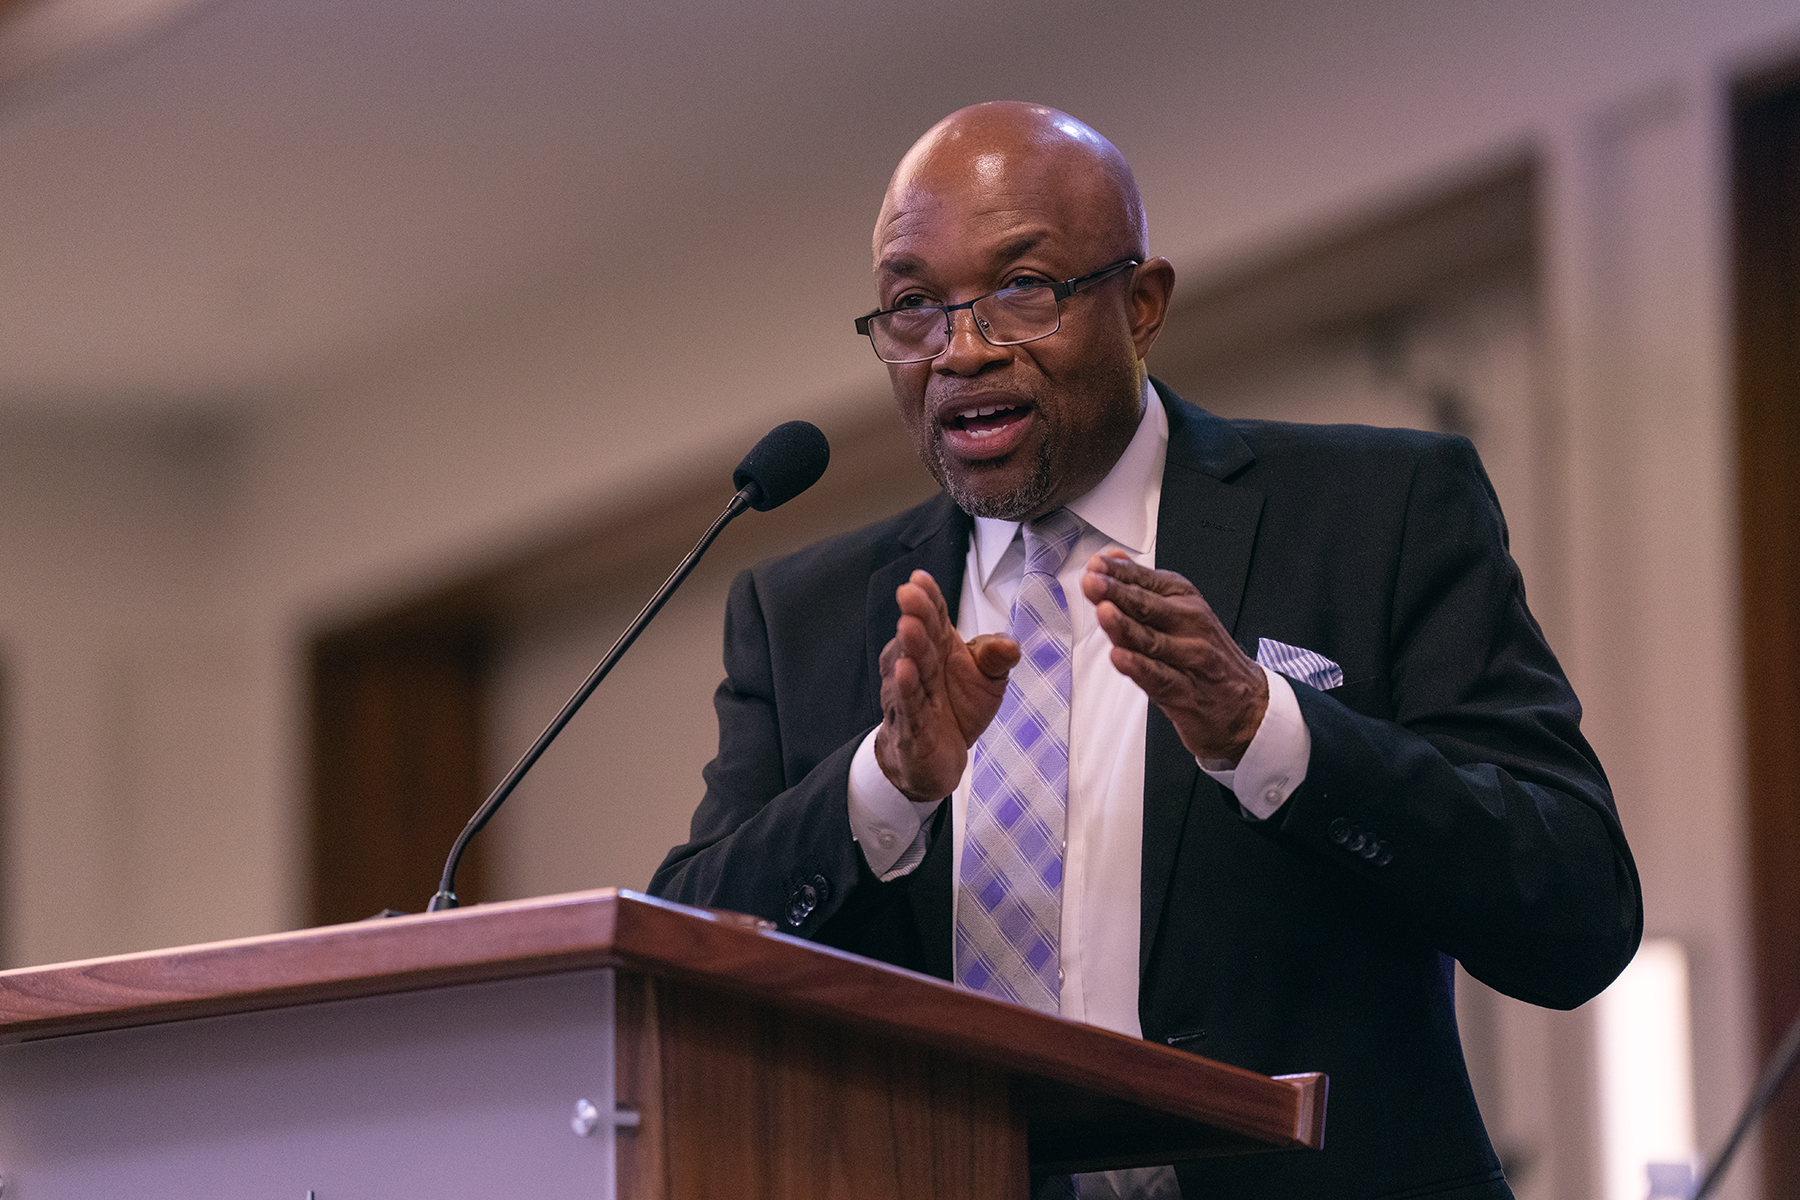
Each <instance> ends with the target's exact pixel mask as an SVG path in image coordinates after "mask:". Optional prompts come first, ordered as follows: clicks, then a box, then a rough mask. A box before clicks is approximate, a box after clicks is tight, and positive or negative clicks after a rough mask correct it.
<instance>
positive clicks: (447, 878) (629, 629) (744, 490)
mask: <svg viewBox="0 0 1800 1200" xmlns="http://www.w3.org/2000/svg"><path fill="white" fill-rule="evenodd" d="M815 478H816V476H815ZM808 482H811V481H810V480H809V481H808ZM759 498H760V492H759V489H758V487H757V484H756V483H755V482H754V481H753V482H750V483H746V484H745V485H744V486H743V487H741V488H739V489H738V493H737V495H735V496H733V497H732V498H731V503H730V504H727V505H726V506H725V511H724V512H722V513H720V514H719V519H718V520H716V521H714V522H713V523H712V528H710V529H708V530H707V531H706V534H705V536H703V537H702V538H701V539H700V541H699V542H698V543H697V544H696V545H695V546H694V548H693V549H692V550H690V551H689V552H688V556H687V557H686V558H684V559H682V560H681V565H680V566H678V567H676V568H675V572H674V574H672V575H670V576H669V578H668V579H667V580H665V581H664V582H663V585H662V586H661V587H660V588H658V589H657V590H656V594H655V595H654V596H652V597H650V603H648V604H646V605H644V610H643V611H642V612H640V613H638V615H637V616H636V617H635V618H633V620H632V622H631V624H630V625H627V626H626V627H625V632H624V633H621V634H620V635H619V640H618V641H616V642H614V643H613V646H612V649H611V650H608V651H607V652H606V657H605V658H602V659H601V660H600V662H599V664H598V665H596V666H595V667H594V669H593V671H592V672H591V673H590V674H589V675H588V677H587V680H586V681H585V682H584V683H583V684H582V685H581V686H580V687H579V688H576V689H575V694H574V695H573V696H570V697H569V702H568V703H567V704H565V705H563V706H562V711H561V712H559V713H557V714H556V719H555V720H554V721H551V722H550V724H549V725H547V726H545V728H544V732H542V733H540V734H538V737H537V741H535V742H533V743H531V749H529V750H527V751H525V753H524V755H523V756H522V757H521V758H520V759H519V761H518V762H516V763H514V764H513V768H512V770H510V771H508V772H507V773H506V778H505V779H502V780H501V781H500V786H499V787H497V788H495V789H494V791H493V794H492V795H490V796H489V797H488V798H487V800H486V801H484V802H483V803H482V805H481V807H480V808H478V809H476V810H475V815H474V816H472V817H470V818H469V823H468V824H467V825H465V826H463V831H462V832H461V833H459V834H457V835H456V843H455V844H454V845H453V846H451V847H450V857H449V858H448V859H446V860H445V862H444V875H443V878H442V879H441V880H439V881H438V890H437V893H436V894H435V895H433V896H432V897H431V903H430V904H428V905H427V906H426V909H425V911H427V912H440V911H442V910H443V909H446V908H455V907H456V904H457V901H456V867H457V864H458V863H460V862H461V861H462V856H463V851H464V850H465V849H467V848H468V845H469V840H470V839H471V838H473V837H474V836H475V835H476V834H477V833H480V832H481V827H482V826H483V825H486V824H487V823H488V821H489V820H490V819H491V818H492V817H493V815H494V813H495V812H497V811H498V810H499V808H500V806H501V805H502V804H504V803H506V798H507V797H508V796H510V795H512V791H513V789H514V788H515V787H518V786H519V780H521V779H523V778H525V772H527V771H529V770H531V767H532V764H534V763H536V762H537V760H538V758H539V757H540V756H541V755H542V754H543V753H544V751H545V750H546V749H547V748H548V747H549V745H550V743H551V742H553V741H555V740H556V735H557V734H559V733H561V732H562V730H563V726H565V725H567V724H568V723H569V721H570V719H571V718H572V717H574V715H575V714H576V712H578V711H579V710H580V708H581V706H582V705H583V704H586V703H587V698H588V697H589V696H591V695H593V694H594V689H595V688H597V687H599V686H600V681H601V680H602V679H605V678H606V676H607V675H608V673H610V672H611V671H612V669H613V666H614V665H615V664H616V663H617V662H618V661H619V659H620V658H621V657H622V656H623V655H624V653H625V651H627V650H629V649H631V643H633V642H635V641H637V638H638V634H640V633H642V632H644V626H646V625H648V624H649V623H650V620H651V618H652V617H654V616H656V614H657V613H658V612H660V611H662V606H663V605H664V604H665V603H667V602H668V599H669V597H670V596H671V595H673V594H674V592H675V589H676V588H678V587H680V586H681V581H682V580H684V579H686V578H687V577H688V575H689V574H690V573H691V572H692V571H693V569H694V568H695V566H697V565H698V564H699V562H700V556H701V555H702V554H705V553H706V550H707V547H709V546H711V545H712V544H713V541H714V539H716V538H717V537H718V536H719V534H721V533H723V532H724V530H725V526H727V525H729V524H730V523H731V522H732V520H733V519H734V518H735V517H737V516H738V515H739V514H741V513H743V512H744V511H745V510H747V509H749V508H750V507H751V506H752V504H753V503H754V502H755V501H756V500H757V499H759ZM758 507H760V506H758Z"/></svg>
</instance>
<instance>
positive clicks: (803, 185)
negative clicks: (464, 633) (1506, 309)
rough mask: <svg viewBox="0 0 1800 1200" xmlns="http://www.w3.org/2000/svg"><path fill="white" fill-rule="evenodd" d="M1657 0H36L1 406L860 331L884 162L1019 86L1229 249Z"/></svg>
mask: <svg viewBox="0 0 1800 1200" xmlns="http://www.w3.org/2000/svg"><path fill="white" fill-rule="evenodd" d="M1634 2H1636V0H1634ZM1621 6H1622V7H1623V8H1630V7H1631V6H1630V5H1628V4H1624V3H1623V0H1620V4H1618V5H1615V4H1612V3H1611V0H1588V3H1587V4H1586V5H1585V6H1584V7H1583V8H1582V14H1577V15H1576V16H1569V17H1565V16H1563V15H1562V14H1563V13H1564V12H1565V11H1566V10H1565V9H1564V7H1563V6H1562V5H1560V4H1557V3H1552V2H1551V0H1536V2H1528V0H1519V3H1516V4H1511V5H1490V4H1460V5H1449V6H1445V5H1441V4H1439V3H1436V0H1396V2H1394V3H1389V4H1386V5H1382V6H1377V7H1376V9H1371V10H1368V12H1376V11H1379V13H1380V15H1379V17H1378V18H1376V17H1371V16H1368V15H1366V13H1365V10H1364V7H1363V6H1360V5H1340V4H1336V3H1325V2H1323V0H1320V2H1312V0H1279V2H1278V0H1264V2H1263V3H1259V4H1251V5H1243V4H1232V3H1209V2H1204V0H1194V2H1191V3H1129V2H1122V3H1119V4H1115V5H1105V6H1099V5H1093V4H1091V3H1086V2H1077V0H989V2H977V0H970V2H967V3H961V4H952V5H922V4H917V3H905V2H903V0H883V2H880V3H874V2H870V0H763V2H761V3H744V2H742V0H736V2H729V0H659V2H656V3H650V2H647V0H628V2H624V3H621V2H617V0H614V2H610V3H608V2H602V0H0V412H4V411H7V410H13V411H21V410H29V409H37V408H44V409H51V410H64V409H70V408H74V409H90V408H91V409H96V410H101V411H105V410H112V409H118V408H121V407H123V408H141V407H144V406H163V407H167V406H210V407H218V406H237V405H245V404H255V403H261V402H267V401H268V400H269V399H270V398H275V397H281V396H284V395H293V394H295V393H296V392H300V391H305V390H306V389H308V388H315V389H316V388H317V387H318V386H320V383H319V381H321V380H327V379H330V378H332V377H333V376H334V373H335V374H336V375H340V376H341V375H342V374H343V372H345V371H346V370H351V369H354V367H355V364H357V363H359V362H366V361H367V360H368V359H369V356H370V355H372V354H375V353H377V352H379V351H380V350H381V348H383V347H392V346H395V345H401V344H405V343H406V342H407V341H408V339H412V340H413V341H415V342H417V341H418V340H419V339H420V338H421V337H422V336H424V334H423V331H429V330H434V329H435V330H441V329H443V328H446V327H454V326H455V325H456V324H457V323H458V322H461V323H463V324H465V325H466V324H468V323H470V322H474V323H477V324H482V323H492V322H496V321H501V320H503V319H510V320H517V319H518V317H517V313H519V312H520V311H524V310H528V309H531V308H532V306H536V307H537V308H538V309H540V310H541V309H543V308H544V307H545V306H550V307H552V308H556V309H559V310H561V311H565V312H566V311H568V310H570V309H571V308H574V309H579V310H580V311H581V312H582V313H583V314H584V317H583V319H584V320H590V321H592V322H594V323H595V324H596V327H601V326H604V327H606V328H608V329H611V330H613V331H614V332H615V334H617V333H618V331H625V332H626V333H629V334H630V335H631V338H638V337H640V335H641V345H642V347H643V348H642V351H641V352H642V353H643V354H645V355H650V356H655V355H668V354H674V353H684V352H686V351H687V350H688V349H691V348H693V347H694V346H696V345H697V344H699V343H697V341H696V339H700V341H701V342H702V343H703V344H704V346H705V347H706V348H707V349H708V350H709V351H710V352H716V353H732V352H734V351H736V350H742V349H743V348H745V347H750V346H756V347H766V346H768V345H769V344H771V343H772V342H773V343H785V341H786V340H787V339H790V338H793V339H795V340H796V342H798V343H800V344H805V343H806V340H807V339H808V338H810V337H811V336H812V335H811V334H810V332H807V333H805V335H804V337H802V336H800V335H797V334H796V332H795V331H796V330H802V329H803V327H804V326H807V325H816V326H818V327H819V328H820V329H821V330H823V331H825V332H823V333H821V334H820V335H819V336H820V337H824V336H827V335H829V336H831V337H832V338H839V337H840V335H842V334H844V333H845V331H844V330H843V329H841V328H840V327H841V326H843V325H844V324H845V322H844V318H845V317H846V316H847V315H851V314H853V312H854V311H855V310H857V309H858V308H860V307H861V306H863V305H864V304H865V303H866V301H867V299H868V291H869V288H868V282H867V276H866V267H865V266H864V265H863V264H865V263H866V262H867V257H866V256H867V237H868V228H869V224H870V221H871V218H872V216H873V211H874V208H875V205H876V202H877V200H878V198H879V189H880V181H881V180H883V179H885V178H886V174H887V172H888V171H889V170H890V169H891V165H892V163H893V162H894V161H895V160H896V159H897V158H898V157H899V155H900V153H901V152H902V151H903V150H904V149H905V147H906V146H907V145H908V144H909V143H910V142H911V141H912V139H913V138H914V137H916V136H917V135H918V133H919V132H921V131H922V130H923V129H924V128H925V127H926V126H928V125H929V124H930V123H931V122H932V121H933V120H935V119H936V118H937V117H939V116H941V115H943V114H944V113H945V112H948V111H950V110H951V109H953V108H955V107H957V106H959V105H961V104H964V103H968V102H971V101H974V100H979V99H988V98H993V97H996V96H1015V97H1024V98H1031V99H1040V100H1044V101H1046V102H1048V103H1052V104H1057V105H1059V106H1061V107H1065V108H1068V109H1071V110H1072V111H1075V112H1077V113H1078V114H1079V115H1081V116H1083V117H1084V118H1086V119H1088V120H1089V121H1091V122H1092V123H1093V124H1095V125H1096V126H1098V127H1099V128H1101V129H1102V130H1104V131H1108V132H1109V133H1112V135H1113V136H1114V138H1115V140H1117V141H1119V142H1120V144H1121V146H1122V148H1124V149H1125V151H1126V153H1127V155H1128V156H1131V157H1133V158H1134V160H1135V161H1136V162H1137V165H1138V169H1139V175H1140V180H1141V181H1142V182H1143V183H1144V186H1145V191H1146V195H1147V197H1148V198H1149V199H1150V202H1151V212H1152V216H1153V220H1155V221H1161V222H1164V224H1163V225H1162V228H1163V229H1164V232H1165V235H1166V234H1167V232H1168V230H1169V229H1170V228H1171V227H1174V228H1176V230H1177V232H1178V234H1179V236H1178V238H1177V239H1176V240H1177V243H1178V248H1183V249H1185V252H1187V253H1188V254H1189V255H1190V256H1192V255H1194V254H1197V253H1199V251H1200V249H1203V248H1204V246H1205V245H1206V244H1207V239H1208V238H1211V239H1214V244H1218V245H1229V244H1233V243H1234V239H1235V241H1236V242H1242V241H1243V240H1244V238H1243V236H1242V235H1243V234H1244V233H1245V231H1251V232H1257V231H1262V232H1265V233H1266V232H1267V231H1268V230H1269V229H1271V228H1276V229H1278V228H1280V227H1281V225H1282V223H1283V222H1284V221H1286V222H1289V223H1290V224H1291V223H1292V221H1294V220H1304V219H1309V217H1308V214H1309V213H1310V211H1312V210H1313V209H1318V208H1320V207H1321V206H1323V205H1325V204H1327V203H1332V202H1333V201H1334V193H1335V195H1336V196H1341V197H1344V198H1350V199H1354V198H1357V197H1364V198H1366V197H1367V196H1368V195H1370V194H1371V193H1372V191H1380V190H1381V189H1384V188H1390V189H1391V188H1393V187H1394V186H1396V184H1395V176H1396V174H1397V173H1398V174H1400V175H1404V174H1405V172H1407V171H1412V170H1414V169H1415V168H1414V166H1413V165H1412V164H1420V165H1419V166H1418V167H1417V170H1419V171H1427V170H1430V169H1435V168H1432V167H1430V166H1429V164H1432V163H1434V162H1435V163H1441V162H1443V161H1444V160H1445V159H1446V157H1448V158H1450V159H1452V160H1453V159H1454V158H1455V157H1456V156H1458V155H1465V156H1466V154H1467V153H1468V152H1467V150H1466V148H1465V147H1466V146H1468V145H1470V144H1480V143H1481V142H1482V141H1483V140H1484V139H1486V140H1488V141H1494V140H1496V137H1499V138H1503V137H1504V136H1514V135H1516V129H1517V127H1518V126H1519V123H1520V120H1521V118H1520V115H1519V114H1520V113H1521V112H1524V111H1527V110H1528V109H1529V108H1530V106H1531V105H1532V104H1534V103H1539V97H1540V96H1541V95H1542V93H1543V92H1544V91H1545V90H1546V89H1549V88H1554V87H1565V86H1574V85H1573V84H1570V83H1568V82H1566V81H1570V80H1574V81H1578V83H1579V84H1580V85H1581V86H1589V85H1590V81H1596V80H1600V79H1601V77H1602V76H1603V75H1604V70H1605V63H1604V62H1603V61H1596V60H1595V59H1594V58H1593V56H1592V55H1590V54H1588V53H1587V41H1584V39H1593V40H1600V39H1606V40H1608V41H1609V43H1617V42H1618V41H1619V40H1620V36H1621V35H1620V32H1619V31H1620V29H1625V30H1627V31H1631V30H1637V29H1639V28H1641V27H1643V26H1644V25H1645V22H1641V21H1637V20H1636V18H1635V17H1634V18H1632V20H1631V21H1630V22H1626V21H1625V20H1624V19H1623V18H1621V19H1620V20H1619V21H1616V22H1611V23H1610V25H1609V22H1608V21H1599V22H1596V21H1595V20H1594V19H1593V13H1594V11H1596V10H1598V9H1603V8H1612V7H1621ZM1660 6H1661V7H1664V8H1667V9H1669V10H1670V11H1685V10H1683V9H1682V6H1681V5H1679V4H1674V3H1668V4H1661V5H1660ZM1690 7H1692V6H1690ZM1526 8H1529V9H1531V10H1533V11H1532V13H1531V16H1530V19H1529V20H1527V19H1525V18H1524V16H1523V14H1522V12H1521V10H1522V9H1526ZM1451 9H1454V10H1455V11H1448V10H1451ZM1583 14H1585V16H1583ZM1578 17H1581V19H1586V20H1587V22H1588V25H1587V26H1584V27H1581V29H1580V30H1577V32H1581V30H1585V32H1582V33H1581V36H1576V35H1575V34H1574V33H1571V34H1569V35H1568V36H1562V35H1561V34H1559V33H1558V32H1557V30H1556V29H1554V28H1553V26H1554V25H1555V23H1556V22H1559V21H1565V20H1566V21H1569V22H1576V21H1577V18H1578ZM1703 18H1704V13H1702V12H1700V11H1698V10H1695V11H1694V12H1692V13H1691V14H1689V15H1688V16H1686V17H1684V18H1683V19H1684V20H1700V19H1703ZM1652 24H1653V23H1652ZM1570 28H1571V29H1572V30H1575V29H1576V28H1577V27H1576V25H1573V24H1572V25H1571V26H1570ZM1656 34H1657V36H1659V37H1665V38H1666V40H1668V41H1669V42H1670V44H1672V45H1674V44H1678V42H1679V39H1680V38H1681V37H1683V36H1684V35H1683V33H1682V31H1681V29H1680V28H1678V27H1676V26H1669V27H1668V28H1666V29H1657V30H1656ZM1645 36H1648V34H1646V35H1645ZM1309 81H1321V82H1309ZM1452 85H1453V86H1452ZM1603 85H1604V84H1603V81H1602V82H1594V83H1592V86H1603ZM1432 96H1437V97H1447V98H1448V99H1447V100H1442V101H1434V103H1433V105H1432V106H1430V108H1429V110H1428V109H1426V108H1424V107H1422V106H1420V105H1418V104H1417V100H1418V99H1419V98H1420V97H1432ZM1409 102H1411V104H1410V107H1409ZM1402 117H1404V122H1402V124H1404V123H1405V122H1410V125H1411V127H1410V128H1408V129H1407V131H1406V132H1405V133H1404V134H1403V135H1402V134H1400V133H1399V130H1400V128H1401V126H1399V125H1396V124H1395V122H1396V121H1399V120H1401V118H1402ZM1484 130H1492V131H1497V133H1495V134H1490V133H1489V132H1484ZM1271 146H1273V147H1274V148H1273V149H1271V148H1270V147H1271ZM1145 147H1150V148H1151V149H1149V150H1146V149H1145ZM1172 150H1174V151H1178V152H1171V151H1172ZM1284 205H1287V206H1288V210H1284ZM1154 232H1155V230H1154V228H1153V234H1154ZM1163 244H1164V246H1165V247H1167V245H1168V243H1167V242H1166V241H1165V242H1164V243H1163ZM1182 261H1183V260H1182V259H1180V258H1179V257H1178V259H1177V262H1178V265H1180V264H1181V263H1182ZM504 314H513V315H511V316H503V315H504ZM631 338H627V339H626V340H627V341H628V342H629V341H630V340H631ZM842 340H844V341H846V342H847V341H848V338H847V336H845V337H843V338H842ZM832 344H833V345H835V344H836V343H835V342H833V343H832ZM840 351H842V348H841V347H840ZM842 352H845V353H847V352H848V351H842ZM857 361H858V364H859V365H866V364H862V362H861V359H860V358H859V359H858V360H857Z"/></svg>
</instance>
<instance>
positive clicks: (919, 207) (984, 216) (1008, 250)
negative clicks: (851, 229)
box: [874, 180, 1099, 277]
mask: <svg viewBox="0 0 1800 1200" xmlns="http://www.w3.org/2000/svg"><path fill="white" fill-rule="evenodd" d="M1096 225H1097V223H1096V222H1095V221H1093V220H1091V219H1088V218H1087V217H1086V215H1085V214H1084V213H1083V212H1082V211H1081V206H1080V205H1079V204H1077V203H1072V200H1071V197H1070V196H1068V195H1067V194H1066V193H1063V192H1059V191H1058V190H1057V189H1055V188H1045V187H1042V186H1033V185H1030V184H1027V185H1024V186H1021V185H1019V184H1017V183H1014V182H1011V181H1004V180H1000V181H992V182H991V183H990V185H989V186H984V187H978V188H966V187H963V188H957V187H953V188H942V187H933V186H929V185H927V184H924V183H916V184H911V185H908V186H904V187H900V188H897V189H895V190H894V191H891V192H890V193H889V194H888V198H887V202H886V203H885V204H883V205H882V211H881V218H880V220H879V221H878V222H877V224H876V227H875V237H874V252H875V270H876V273H877V275H880V276H884V277H888V276H894V275H919V274H933V275H938V274H955V273H958V272H984V271H991V270H998V269H1001V268H1004V267H1006V266H1008V265H1009V264H1012V263H1014V262H1017V261H1018V260H1019V259H1021V258H1026V257H1030V258H1033V259H1035V260H1038V261H1041V262H1043V263H1044V264H1045V265H1047V266H1060V265H1066V264H1068V263H1072V262H1073V261H1074V260H1075V259H1076V258H1078V257H1080V256H1081V255H1082V253H1083V250H1082V247H1086V246H1090V245H1091V244H1092V243H1093V242H1094V241H1095V240H1096V237H1097V236H1098V235H1099V230H1098V229H1097V228H1096Z"/></svg>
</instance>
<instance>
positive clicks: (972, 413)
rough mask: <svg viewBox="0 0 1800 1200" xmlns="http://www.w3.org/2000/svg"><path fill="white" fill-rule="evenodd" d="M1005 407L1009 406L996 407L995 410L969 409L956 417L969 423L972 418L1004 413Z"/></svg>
mask: <svg viewBox="0 0 1800 1200" xmlns="http://www.w3.org/2000/svg"><path fill="white" fill-rule="evenodd" d="M1005 407H1008V406H1004V405H996V406H995V407H993V408H968V409H964V410H963V411H962V412H960V413H958V414H956V415H957V416H959V417H961V418H962V419H963V420H965V421H967V420H968V419H969V418H970V417H991V416H993V415H994V414H995V413H997V412H1000V411H1002V410H1003V409H1004V408H1005Z"/></svg>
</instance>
